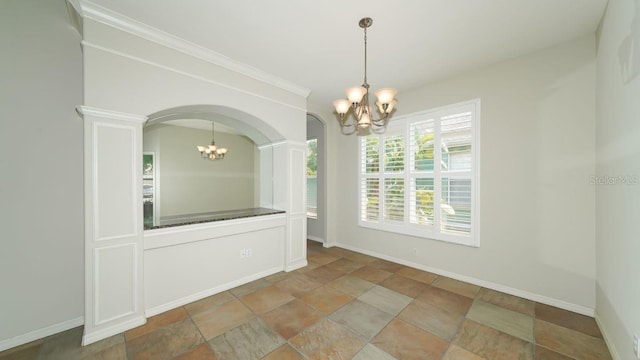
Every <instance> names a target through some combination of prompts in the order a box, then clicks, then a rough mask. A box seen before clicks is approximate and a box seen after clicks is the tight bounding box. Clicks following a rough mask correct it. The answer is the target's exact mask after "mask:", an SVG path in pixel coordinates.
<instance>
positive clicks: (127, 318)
mask: <svg viewBox="0 0 640 360" xmlns="http://www.w3.org/2000/svg"><path fill="white" fill-rule="evenodd" d="M78 112H79V113H81V114H82V115H83V116H84V121H85V124H84V154H85V160H84V169H85V170H84V174H85V175H84V184H85V185H84V186H85V317H84V321H85V325H84V336H83V339H82V343H83V345H87V344H90V343H93V342H96V341H98V340H101V339H104V338H107V337H109V336H112V335H115V334H118V333H121V332H123V331H125V330H128V329H131V328H133V327H136V326H139V325H142V324H144V323H145V322H146V320H145V317H144V307H143V279H142V275H143V263H142V259H143V236H142V235H143V225H142V218H143V215H142V211H143V210H142V191H141V190H142V124H143V123H144V121H145V120H146V117H144V116H139V115H132V114H123V113H118V112H114V111H108V110H103V109H96V108H91V107H85V106H82V107H79V108H78Z"/></svg>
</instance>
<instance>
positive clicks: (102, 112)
mask: <svg viewBox="0 0 640 360" xmlns="http://www.w3.org/2000/svg"><path fill="white" fill-rule="evenodd" d="M76 111H78V113H79V114H80V115H83V116H84V115H89V116H95V117H100V118H106V119H113V120H121V121H131V122H137V123H144V122H145V121H147V117H146V116H144V115H137V114H128V113H123V112H119V111H113V110H106V109H99V108H96V107H91V106H84V105H81V106H78V107H77V108H76Z"/></svg>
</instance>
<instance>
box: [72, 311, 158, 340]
mask: <svg viewBox="0 0 640 360" xmlns="http://www.w3.org/2000/svg"><path fill="white" fill-rule="evenodd" d="M146 322H147V319H146V318H145V317H143V316H136V317H134V318H133V319H131V320H127V321H125V322H123V323H118V324H116V325H114V326H109V327H105V328H103V329H100V330H96V331H94V332H91V333H90V334H87V333H86V332H85V333H84V335H82V346H86V345H89V344H93V343H94V342H96V341H100V340H104V339H106V338H108V337H110V336H113V335H118V334H120V333H123V332H125V331H127V330H131V329H133V328H135V327H138V326H140V325H144V324H146Z"/></svg>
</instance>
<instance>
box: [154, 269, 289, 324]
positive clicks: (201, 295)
mask: <svg viewBox="0 0 640 360" xmlns="http://www.w3.org/2000/svg"><path fill="white" fill-rule="evenodd" d="M280 271H282V267H273V268H271V269H268V270H264V271H261V272H259V273H255V274H252V275H249V276H245V277H243V278H240V279H238V280H233V281H231V282H228V283H225V284H222V285H218V286H216V287H213V288H211V289H207V290H203V291H200V292H197V293H195V294H192V295H189V296H185V297H183V298H180V299H177V300H173V301H170V302H168V303H165V304H162V305H158V306H154V307H152V308H149V309H146V310H145V315H146V316H147V317H151V316H154V315H158V314H161V313H163V312H165V311H169V310H171V309H175V308H177V307H180V306H183V305H186V304H189V303H192V302H194V301H198V300H200V299H204V298H206V297H208V296H211V295H215V294H218V293H221V292H223V291H227V290H229V289H233V288H235V287H238V286H240V285H244V284H247V283H250V282H252V281H254V280H258V279H261V278H263V277H267V276H269V275H273V274H275V273H278V272H280Z"/></svg>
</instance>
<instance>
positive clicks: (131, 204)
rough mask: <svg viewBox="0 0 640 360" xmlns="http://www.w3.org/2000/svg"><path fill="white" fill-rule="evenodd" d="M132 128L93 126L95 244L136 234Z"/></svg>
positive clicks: (133, 129)
mask: <svg viewBox="0 0 640 360" xmlns="http://www.w3.org/2000/svg"><path fill="white" fill-rule="evenodd" d="M134 134H135V128H134V127H132V126H123V125H112V124H104V123H95V125H94V133H93V156H94V161H93V164H94V172H95V173H94V176H93V179H94V180H93V181H94V186H93V188H94V189H95V191H94V196H95V198H94V204H93V205H94V216H95V232H96V234H95V238H96V239H97V241H101V240H109V239H116V238H123V237H129V236H132V235H134V234H135V232H136V227H137V224H136V219H137V218H136V214H135V209H136V205H137V203H136V179H137V177H136V176H135V175H136V172H135V168H136V160H137V159H136V151H135V143H134V139H135V138H134Z"/></svg>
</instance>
